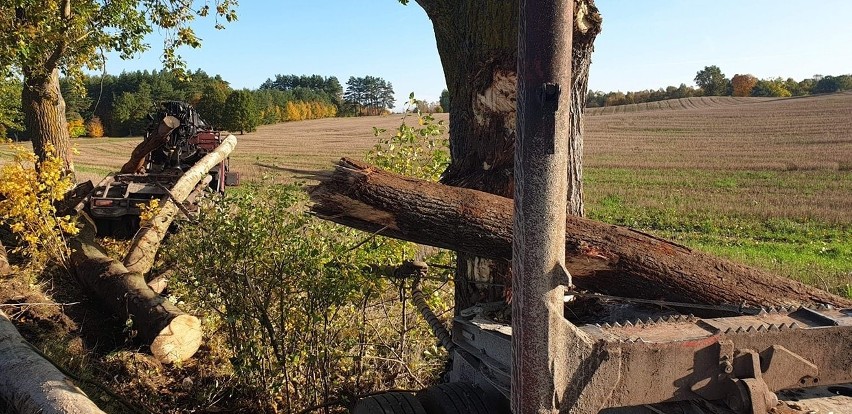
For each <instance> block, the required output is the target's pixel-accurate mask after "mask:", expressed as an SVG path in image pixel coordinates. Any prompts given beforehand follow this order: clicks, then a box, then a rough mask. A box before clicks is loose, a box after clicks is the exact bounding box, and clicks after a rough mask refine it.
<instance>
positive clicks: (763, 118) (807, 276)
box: [0, 93, 852, 297]
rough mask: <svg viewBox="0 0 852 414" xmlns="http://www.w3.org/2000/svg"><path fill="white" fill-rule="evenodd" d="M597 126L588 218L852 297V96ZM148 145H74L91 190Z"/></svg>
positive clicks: (290, 141) (286, 166)
mask: <svg viewBox="0 0 852 414" xmlns="http://www.w3.org/2000/svg"><path fill="white" fill-rule="evenodd" d="M588 115H589V116H588V117H587V118H586V138H585V174H586V175H585V178H584V183H585V194H586V200H587V208H586V210H587V213H588V215H589V216H590V217H592V218H596V219H600V220H603V221H607V222H612V223H617V224H622V225H628V226H633V227H637V228H641V229H644V230H648V231H652V232H655V233H657V234H659V235H661V236H664V237H670V238H674V239H677V240H679V241H680V242H682V243H685V244H688V245H691V246H693V247H697V248H700V249H703V250H707V251H710V252H712V253H715V254H719V255H723V256H727V257H730V258H733V259H735V260H739V261H742V262H745V263H749V264H753V265H758V266H762V267H765V268H768V269H770V270H772V271H775V272H778V273H781V274H785V275H788V276H791V277H794V278H797V279H800V280H803V281H805V282H807V283H811V284H815V285H817V286H820V287H823V288H826V289H829V290H832V291H835V292H838V293H841V294H845V295H848V296H850V297H852V94H850V93H843V94H834V95H826V96H815V97H802V98H788V99H777V98H730V97H728V98H725V97H705V98H689V99H682V100H672V101H665V102H660V103H650V104H639V105H626V106H623V107H612V108H592V109H589V111H588ZM436 118H437V119H439V120H445V121H446V120H447V117H446V114H439V115H438V116H437V117H436ZM400 120H401V115H389V116H384V117H363V118H335V119H322V120H312V121H301V122H292V123H284V124H278V125H271V126H263V127H260V128H259V129H258V131H257V132H255V133H251V134H246V135H239V136H238V140H239V143H238V145H237V149H236V150H235V152H234V153H233V154H232V157H231V162H232V164H231V166H232V169H233V170H235V171H240V172H241V173H242V174H243V179H244V180H261V179H265V180H267V181H273V182H285V181H286V182H292V181H301V180H310V176H311V174H312V173H313V172H314V171H317V170H322V169H327V168H329V167H330V166H331V163H332V162H334V161H335V160H336V159H338V158H339V157H342V156H352V157H361V156H363V154H364V153H365V152H366V151H367V150H369V149H370V148H371V147H372V146H373V145H375V143H376V142H377V138H376V137H375V136H374V135H373V127H379V128H385V129H388V130H392V129H394V128H396V127H397V126H398V125H399V123H400ZM412 122H414V120H412ZM138 141H139V140H138V138H135V139H134V138H105V139H78V140H76V146H77V148H78V150H79V151H80V155H78V156H77V158H76V163H77V170H78V175H79V178H80V179H92V180H93V181H97V180H99V179H100V178H101V177H103V176H104V175H105V174H107V173H108V172H109V171H113V170H115V169H117V168H118V167H119V166H120V165H121V164H122V163H123V162H124V161H125V160H126V158H127V156H128V154H130V151H131V149H132V148H133V146H134V145H135V144H136V143H137V142H138ZM7 153H8V150H7V149H5V148H4V149H0V157H3V158H6V156H4V154H7Z"/></svg>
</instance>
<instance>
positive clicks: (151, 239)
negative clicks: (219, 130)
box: [123, 135, 237, 274]
mask: <svg viewBox="0 0 852 414" xmlns="http://www.w3.org/2000/svg"><path fill="white" fill-rule="evenodd" d="M236 145H237V138H236V137H234V136H233V135H228V136H227V137H226V138H225V139H224V140H223V141H222V143H221V144H219V146H218V147H216V149H215V150H213V151H212V152H210V153H209V154H207V155H205V156H204V157H203V158H201V159H200V160H198V162H196V163H195V165H193V166H192V168H190V169H189V170H187V171H186V172H185V173H184V174H183V176H181V178H180V179H179V180H178V181H177V183H175V185H174V186H173V187H172V188H171V189H170V190H169V192H170V196H169V198H168V199H167V200H166V202H165V203H163V205H162V207H161V208H160V211H159V212H158V213H157V214H156V216H154V217H153V218H152V219H151V220H150V222H149V223H148V224H146V225H143V226H142V228H140V229H139V232H138V233H137V234H136V237H134V238H133V241H132V242H131V244H130V247H129V248H128V249H127V254H126V255H125V256H124V260H123V262H124V266H126V267H127V270H128V271H131V272H139V273H142V274H145V273H148V271H150V270H151V267H152V266H153V265H154V258H155V257H156V255H157V251H158V250H159V249H160V243H161V242H162V240H163V237H165V235H166V232H167V231H168V230H169V226H170V225H171V224H172V221H174V218H175V215H177V213H178V212H179V210H180V209H179V206H178V203H183V201H184V200H186V199H187V197H189V195H190V194H191V193H192V192H193V191H194V190H196V189H197V187H198V185H199V183H204V182H205V181H203V180H204V178H205V177H208V173H209V172H210V170H211V169H212V168H213V167H215V166H216V165H217V164H219V163H220V162H222V161H223V160H225V158H227V157H228V155H229V154H230V153H231V151H233V150H234V147H235V146H236ZM206 182H207V183H209V181H206ZM204 185H206V184H204Z"/></svg>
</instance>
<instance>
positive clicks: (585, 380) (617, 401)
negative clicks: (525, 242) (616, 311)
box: [453, 307, 852, 414]
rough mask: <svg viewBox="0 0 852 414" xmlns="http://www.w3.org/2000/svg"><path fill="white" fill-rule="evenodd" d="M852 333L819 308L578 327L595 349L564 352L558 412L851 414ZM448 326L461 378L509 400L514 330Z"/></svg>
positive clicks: (838, 314)
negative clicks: (684, 405) (461, 356)
mask: <svg viewBox="0 0 852 414" xmlns="http://www.w3.org/2000/svg"><path fill="white" fill-rule="evenodd" d="M620 311H623V310H620ZM565 324H566V325H571V324H570V323H569V322H567V321H565ZM850 324H852V310H848V309H845V310H841V309H832V308H825V307H824V308H814V309H811V308H778V309H765V310H763V311H762V312H760V313H759V314H757V315H744V316H737V317H726V318H697V317H695V316H691V315H668V316H660V317H643V318H641V319H632V320H622V321H617V322H613V323H601V324H586V325H582V326H579V327H578V328H577V329H578V331H579V333H581V334H582V337H583V338H588V339H590V340H591V341H592V343H593V344H594V345H593V349H592V350H591V351H584V352H583V353H578V352H577V350H578V348H577V347H573V346H572V345H569V346H568V347H566V348H565V349H563V350H562V351H563V352H564V353H565V354H566V355H568V356H570V357H571V358H569V359H568V360H567V362H566V363H567V364H570V366H568V369H567V371H568V372H569V374H568V376H567V377H566V380H567V381H565V382H564V383H566V384H567V385H566V387H568V388H569V389H568V390H566V391H565V394H564V395H565V396H566V399H565V400H563V401H562V403H563V405H562V408H561V410H560V412H566V413H598V412H599V411H600V410H603V409H607V408H616V407H633V408H631V409H627V411H619V410H607V411H606V412H607V413H610V412H611V413H617V412H655V411H653V410H646V409H643V408H642V407H643V406H644V405H647V404H657V403H663V402H669V403H672V404H674V403H675V402H678V401H702V404H697V405H696V407H697V406H704V405H707V404H710V402H711V401H712V404H711V405H713V406H714V407H716V408H714V409H718V407H720V406H721V407H725V410H728V411H725V412H739V413H752V412H754V413H761V414H762V413H765V412H767V410H771V409H773V408H774V409H775V412H778V413H796V412H802V413H804V412H809V411H813V410H819V411H818V412H820V413H823V412H834V413H844V412H847V413H849V412H852V385H850V383H852V325H850ZM453 325H454V332H453V335H454V336H453V338H454V339H453V340H454V342H456V343H457V344H458V346H459V348H461V349H463V350H464V352H465V353H466V354H467V355H468V358H467V360H468V362H466V363H465V370H466V371H465V375H464V376H465V378H475V382H476V383H477V384H479V385H480V386H482V387H483V388H489V387H490V388H493V389H496V390H499V391H500V392H502V393H503V394H504V395H509V386H510V385H509V384H508V383H507V379H508V378H509V366H508V364H507V362H508V360H507V358H508V355H509V352H510V349H509V342H510V338H511V336H512V330H511V329H510V328H509V327H508V326H507V325H506V324H501V323H497V322H494V321H491V320H489V319H488V318H487V315H483V314H482V313H480V314H477V315H470V316H469V319H468V318H463V317H459V318H456V320H455V321H454V324H453ZM571 326H573V325H571ZM470 361H474V362H470ZM460 364H461V363H460ZM817 387H818V388H817ZM803 388H804V389H803ZM810 388H814V389H816V390H817V391H814V390H810ZM779 400H780V401H779ZM690 406H691V405H690ZM631 410H632V411H631ZM695 410H698V408H695ZM707 410H710V409H709V408H708V409H707ZM693 412H696V413H700V412H714V411H712V410H710V411H700V410H699V411H693ZM715 412H721V411H715Z"/></svg>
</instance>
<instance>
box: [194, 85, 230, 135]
mask: <svg viewBox="0 0 852 414" xmlns="http://www.w3.org/2000/svg"><path fill="white" fill-rule="evenodd" d="M231 92H232V91H231V87H230V86H228V83H227V82H225V81H223V80H219V79H211V80H210V81H208V82H206V84H205V85H204V89H203V90H202V92H201V99H200V100H199V101H198V105H196V109H198V113H199V114H200V115H201V118H202V119H204V120H205V121H207V122H208V123H209V124H211V125H213V126H214V127H216V128H221V127H222V126H223V125H225V102H226V101H227V100H228V96H229V95H230V94H231Z"/></svg>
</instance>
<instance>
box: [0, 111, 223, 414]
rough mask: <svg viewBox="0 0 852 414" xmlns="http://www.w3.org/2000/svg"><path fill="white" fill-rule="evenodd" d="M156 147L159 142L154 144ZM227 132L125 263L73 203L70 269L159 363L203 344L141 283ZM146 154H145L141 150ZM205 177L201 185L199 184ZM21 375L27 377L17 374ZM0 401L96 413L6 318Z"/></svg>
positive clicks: (168, 123)
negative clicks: (111, 254) (98, 237)
mask: <svg viewBox="0 0 852 414" xmlns="http://www.w3.org/2000/svg"><path fill="white" fill-rule="evenodd" d="M168 118H171V117H167V119H165V120H164V121H163V125H165V126H164V127H163V128H161V131H162V132H163V134H152V136H154V138H157V137H159V139H160V141H162V137H160V135H163V136H167V135H168V132H170V131H171V130H172V129H174V127H175V125H174V122H173V120H174V121H176V119H174V118H173V120H170V119H168ZM157 142H159V141H157ZM236 142H237V139H236V138H235V137H234V136H233V135H229V136H228V137H227V138H225V139H224V140H223V141H222V143H221V144H220V145H219V147H217V148H216V149H215V150H214V151H212V152H210V153H208V154H207V155H206V156H204V158H202V159H201V160H199V161H198V162H197V163H195V165H194V166H192V168H190V169H189V170H188V171H186V172H185V173H184V174H183V175H182V176H181V178H180V179H179V180H178V181H177V183H175V185H174V186H173V187H172V188H171V189H170V190H169V191H168V192H169V195H168V198H167V199H166V200H165V201H164V202H163V203H161V207H160V209H159V210H158V212H157V213H156V215H155V216H154V217H153V218H152V219H151V220H150V221H149V222H148V223H147V224H145V225H143V226H142V228H141V229H140V231H139V232H138V233H137V234H136V236H135V237H134V239H133V241H132V242H131V245H130V247H129V248H128V251H127V254H126V255H125V257H124V260H122V261H119V260H116V259H114V258H111V257H109V255H108V254H107V253H106V251H105V250H104V248H103V247H102V246H101V245H100V244H99V243H98V241H97V240H96V239H95V235H96V233H97V229H96V228H95V225H94V223H93V221H92V220H91V219H90V218H89V217H88V216H87V215H86V214H85V213H84V212H82V211H79V210H80V207H82V205H83V203H82V201H80V202H78V203H76V204H77V206H78V207H77V210H78V216H79V220H78V221H79V224H80V232H79V233H78V234H77V235H76V236H74V237H71V238H70V239H69V247H70V248H71V250H72V253H71V266H72V271H73V272H74V275H75V276H76V278H77V281H78V282H79V284H80V285H81V287H82V288H83V290H84V291H85V292H86V293H87V294H88V295H89V296H91V297H92V298H94V299H95V300H97V301H98V302H99V303H102V304H104V305H105V306H106V307H107V308H108V309H109V310H110V311H111V312H112V313H113V315H114V316H115V317H117V318H120V320H129V321H132V326H131V329H132V330H134V331H136V334H137V338H138V339H139V341H140V342H141V343H142V344H144V345H147V346H149V347H150V350H151V354H152V355H153V356H154V357H155V358H157V359H158V360H159V361H161V362H164V363H174V362H180V361H183V360H186V359H188V358H190V357H192V356H193V355H194V354H195V352H196V351H197V350H198V348H199V346H200V345H201V334H202V332H201V322H200V320H199V319H198V318H197V317H195V316H193V315H189V314H187V313H185V312H183V311H181V310H180V309H178V308H177V307H176V306H175V305H174V304H172V303H171V302H169V301H168V300H166V299H165V298H164V297H162V296H160V295H159V292H155V291H154V290H152V288H151V287H150V286H149V285H148V284H147V283H146V281H145V274H146V273H148V272H149V271H150V270H151V268H152V266H153V264H154V260H155V257H156V254H157V251H158V250H159V247H160V243H161V242H162V240H163V238H164V237H165V235H166V232H167V231H168V228H169V226H170V225H171V223H172V222H173V220H174V219H175V217H176V215H177V213H178V212H179V211H180V210H181V207H182V206H181V205H180V204H182V203H183V202H184V201H185V200H187V198H191V197H194V196H195V195H197V194H198V193H199V192H201V191H202V190H203V189H204V187H206V186H207V184H208V183H209V175H208V172H209V171H210V170H211V169H212V168H213V167H214V166H216V165H217V164H219V163H220V162H222V161H223V160H224V159H225V158H227V157H228V155H229V154H230V153H231V151H232V150H233V149H234V146H235V145H236ZM154 144H156V142H153V143H152V142H151V140H145V141H143V142H142V143H141V144H139V146H138V147H137V149H136V150H134V152H133V154H132V156H131V160H130V161H128V164H127V165H126V168H128V170H132V171H131V172H138V168H136V167H137V166H138V164H139V160H140V159H144V157H145V155H146V154H147V153H148V152H150V151H151V150H152V149H156V148H157V147H159V145H154ZM146 151H147V152H146ZM205 179H207V180H205ZM10 270H11V268H9V267H8V261H7V260H6V251H5V249H3V248H2V245H0V274H4V275H5V274H7V273H8V272H9V271H10ZM24 373H25V375H23V374H24ZM0 400H2V401H5V402H6V403H7V404H11V408H12V409H13V410H15V411H16V412H21V413H36V412H39V413H40V412H79V413H90V412H91V413H99V412H101V411H100V410H99V409H98V408H97V407H96V406H95V405H94V404H92V403H91V401H89V400H88V398H87V397H86V396H85V394H83V393H82V391H80V390H79V389H78V388H77V387H76V386H74V385H73V383H71V381H70V380H69V379H68V378H66V377H65V376H64V375H63V374H62V373H61V372H59V371H58V370H57V369H56V368H55V367H53V365H52V364H51V363H50V362H48V361H46V360H45V359H43V358H42V357H41V356H39V355H38V353H36V352H34V349H33V348H32V347H31V345H29V344H28V343H27V342H26V341H24V340H23V338H21V337H20V335H19V334H18V332H17V330H16V329H15V327H14V326H13V325H12V324H11V323H10V322H9V320H8V318H6V316H5V315H4V314H2V313H0Z"/></svg>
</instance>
